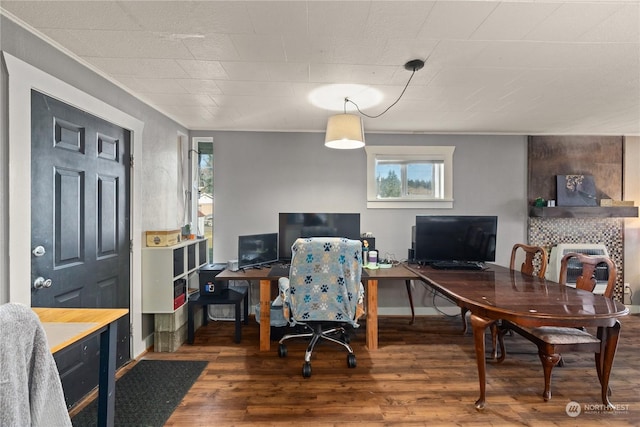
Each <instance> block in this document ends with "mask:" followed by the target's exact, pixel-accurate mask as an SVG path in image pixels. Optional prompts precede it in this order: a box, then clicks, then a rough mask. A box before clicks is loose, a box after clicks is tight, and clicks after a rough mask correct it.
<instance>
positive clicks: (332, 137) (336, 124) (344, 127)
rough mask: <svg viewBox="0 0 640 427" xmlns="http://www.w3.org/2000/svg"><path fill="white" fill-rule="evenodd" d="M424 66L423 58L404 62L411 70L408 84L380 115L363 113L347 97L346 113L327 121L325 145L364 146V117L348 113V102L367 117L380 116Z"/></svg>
mask: <svg viewBox="0 0 640 427" xmlns="http://www.w3.org/2000/svg"><path fill="white" fill-rule="evenodd" d="M422 67H424V61H423V60H421V59H414V60H411V61H409V62H407V63H406V64H404V68H405V69H406V70H409V71H411V76H410V77H409V80H408V81H407V84H406V85H405V86H404V89H403V90H402V92H401V93H400V96H399V97H398V99H396V100H395V101H394V102H393V103H392V104H391V105H389V106H388V107H387V108H386V109H385V110H384V111H383V112H382V113H380V114H378V115H375V116H370V115H368V114H365V113H363V112H362V111H360V108H359V107H358V104H356V103H355V102H353V101H352V100H350V99H349V98H345V99H344V113H343V114H336V115H333V116H331V117H329V120H328V121H327V131H326V134H325V139H324V145H325V146H326V147H329V148H336V149H339V150H350V149H354V148H361V147H364V145H365V142H364V128H363V126H362V118H361V117H360V116H358V115H356V114H348V113H347V103H348V102H349V103H351V104H353V105H355V107H356V110H357V111H358V113H360V114H362V115H363V116H365V117H369V118H372V119H375V118H378V117H380V116H382V115H383V114H384V113H386V112H387V111H389V109H391V107H393V106H394V105H396V104H397V103H398V101H400V98H402V95H404V92H405V91H406V90H407V87H409V83H410V82H411V79H412V78H413V75H414V74H415V72H416V71H418V70H420V69H421V68H422Z"/></svg>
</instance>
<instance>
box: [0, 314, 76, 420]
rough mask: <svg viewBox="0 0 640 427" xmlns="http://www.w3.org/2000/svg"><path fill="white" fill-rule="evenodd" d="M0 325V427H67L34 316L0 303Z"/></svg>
mask: <svg viewBox="0 0 640 427" xmlns="http://www.w3.org/2000/svg"><path fill="white" fill-rule="evenodd" d="M0 325H2V327H0V384H1V386H0V425H1V426H71V418H70V417H69V412H68V411H67V405H66V403H65V399H64V392H63V390H62V383H61V381H60V376H59V374H58V368H57V367H56V362H55V360H54V359H53V355H52V354H51V352H50V350H49V345H48V343H47V337H46V335H45V332H44V329H43V327H42V324H41V323H40V319H39V318H38V315H36V314H35V313H34V312H33V310H31V308H30V307H27V306H25V305H22V304H16V303H7V304H3V305H0Z"/></svg>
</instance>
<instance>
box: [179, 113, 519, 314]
mask: <svg viewBox="0 0 640 427" xmlns="http://www.w3.org/2000/svg"><path fill="white" fill-rule="evenodd" d="M365 130H366V121H365ZM191 136H212V137H213V141H214V182H215V189H214V193H215V194H214V206H215V207H214V234H215V238H214V244H213V257H214V261H216V262H226V261H227V260H229V259H235V258H237V238H238V235H241V234H257V233H269V232H277V231H278V213H279V212H313V211H322V212H360V214H361V228H362V230H361V231H370V232H372V233H373V235H374V236H375V238H376V247H377V248H379V249H380V252H381V255H382V256H386V254H387V253H389V254H394V255H395V257H396V259H398V260H402V259H406V257H407V249H408V248H409V246H410V244H411V226H412V225H413V224H414V223H415V217H416V215H429V214H439V215H450V214H451V215H453V214H456V215H498V240H497V255H496V262H497V263H498V264H502V265H508V263H509V256H510V251H511V247H512V246H513V244H514V243H516V242H526V225H527V202H526V178H527V177H526V175H527V172H526V171H527V167H526V164H527V160H526V155H527V145H526V138H525V137H523V136H491V135H464V136H462V135H388V134H367V135H366V139H367V144H369V145H453V146H455V147H456V149H455V153H454V157H453V164H454V178H453V179H454V199H455V202H454V208H453V209H367V204H366V154H365V152H364V150H362V149H360V150H346V151H344V150H331V149H328V148H325V147H324V145H323V138H324V135H323V134H319V133H318V134H313V133H269V132H261V133H256V132H192V133H191ZM398 286H401V288H398ZM254 287H255V284H254ZM252 290H253V289H252ZM415 292H416V296H417V300H418V301H421V302H420V304H421V305H426V306H430V305H431V302H430V299H429V298H427V296H426V295H425V294H424V292H423V291H422V289H421V288H419V289H417V290H416V291H415ZM253 293H254V295H255V294H256V292H253ZM380 296H381V300H380V301H381V304H380V305H381V307H382V309H381V313H382V314H384V313H385V312H386V313H404V312H405V310H406V307H407V299H406V294H405V291H404V285H403V284H402V283H394V284H386V285H385V284H381V286H380ZM252 300H254V301H255V299H254V298H252ZM385 307H386V308H387V311H385Z"/></svg>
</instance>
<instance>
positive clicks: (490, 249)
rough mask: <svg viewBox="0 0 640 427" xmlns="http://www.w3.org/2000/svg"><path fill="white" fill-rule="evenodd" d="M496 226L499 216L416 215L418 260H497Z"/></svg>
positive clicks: (422, 261) (427, 261)
mask: <svg viewBox="0 0 640 427" xmlns="http://www.w3.org/2000/svg"><path fill="white" fill-rule="evenodd" d="M497 229H498V217H497V216H453V215H450V216H446V215H443V216H416V227H415V259H416V260H417V261H418V262H421V263H427V264H428V263H430V262H434V261H472V262H485V261H488V262H491V261H495V260H496V259H495V258H496V234H497Z"/></svg>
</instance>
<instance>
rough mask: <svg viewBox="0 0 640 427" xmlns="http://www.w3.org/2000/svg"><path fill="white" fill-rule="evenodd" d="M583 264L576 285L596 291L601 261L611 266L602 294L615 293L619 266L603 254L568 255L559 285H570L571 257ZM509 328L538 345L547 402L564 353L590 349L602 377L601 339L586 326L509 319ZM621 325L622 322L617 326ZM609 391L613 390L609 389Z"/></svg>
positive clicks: (610, 295) (562, 265) (608, 296)
mask: <svg viewBox="0 0 640 427" xmlns="http://www.w3.org/2000/svg"><path fill="white" fill-rule="evenodd" d="M574 258H575V259H576V260H577V261H578V262H580V263H582V271H581V274H580V275H579V276H578V278H577V279H576V288H577V289H582V290H586V291H588V292H593V290H594V289H595V286H596V279H595V272H596V268H597V266H598V265H599V264H602V263H604V264H606V266H607V269H608V275H609V277H608V279H607V286H606V288H605V290H604V292H603V295H604V296H605V297H607V298H611V297H612V296H613V290H614V287H615V284H616V276H617V273H616V267H615V264H614V263H613V261H611V259H610V258H609V257H607V256H604V255H585V254H581V253H576V252H570V253H568V254H566V255H565V256H564V257H563V258H562V261H561V264H560V280H559V282H560V284H563V285H566V284H567V270H568V267H569V264H570V261H571V260H572V259H574ZM506 323H507V324H508V325H507V326H508V328H509V329H512V330H514V331H515V332H517V333H518V334H520V335H522V336H523V337H525V338H527V339H528V340H530V341H531V342H533V343H534V344H536V346H537V347H538V356H539V357H540V361H541V362H542V368H543V370H544V391H543V393H542V397H543V398H544V400H545V401H547V400H549V399H551V371H552V370H553V367H554V366H556V365H559V364H561V363H560V362H561V361H562V356H561V354H560V353H561V352H565V351H588V352H593V353H594V354H595V363H596V371H597V372H598V379H600V378H601V374H602V366H603V360H602V359H603V357H604V354H602V353H601V338H602V337H600V336H594V335H592V334H591V333H589V332H587V331H586V330H585V329H583V328H570V327H556V326H540V327H537V328H526V327H522V326H519V325H516V324H515V323H511V322H506ZM614 327H616V328H620V323H619V322H616V325H615V326H614ZM609 392H610V390H609Z"/></svg>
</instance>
